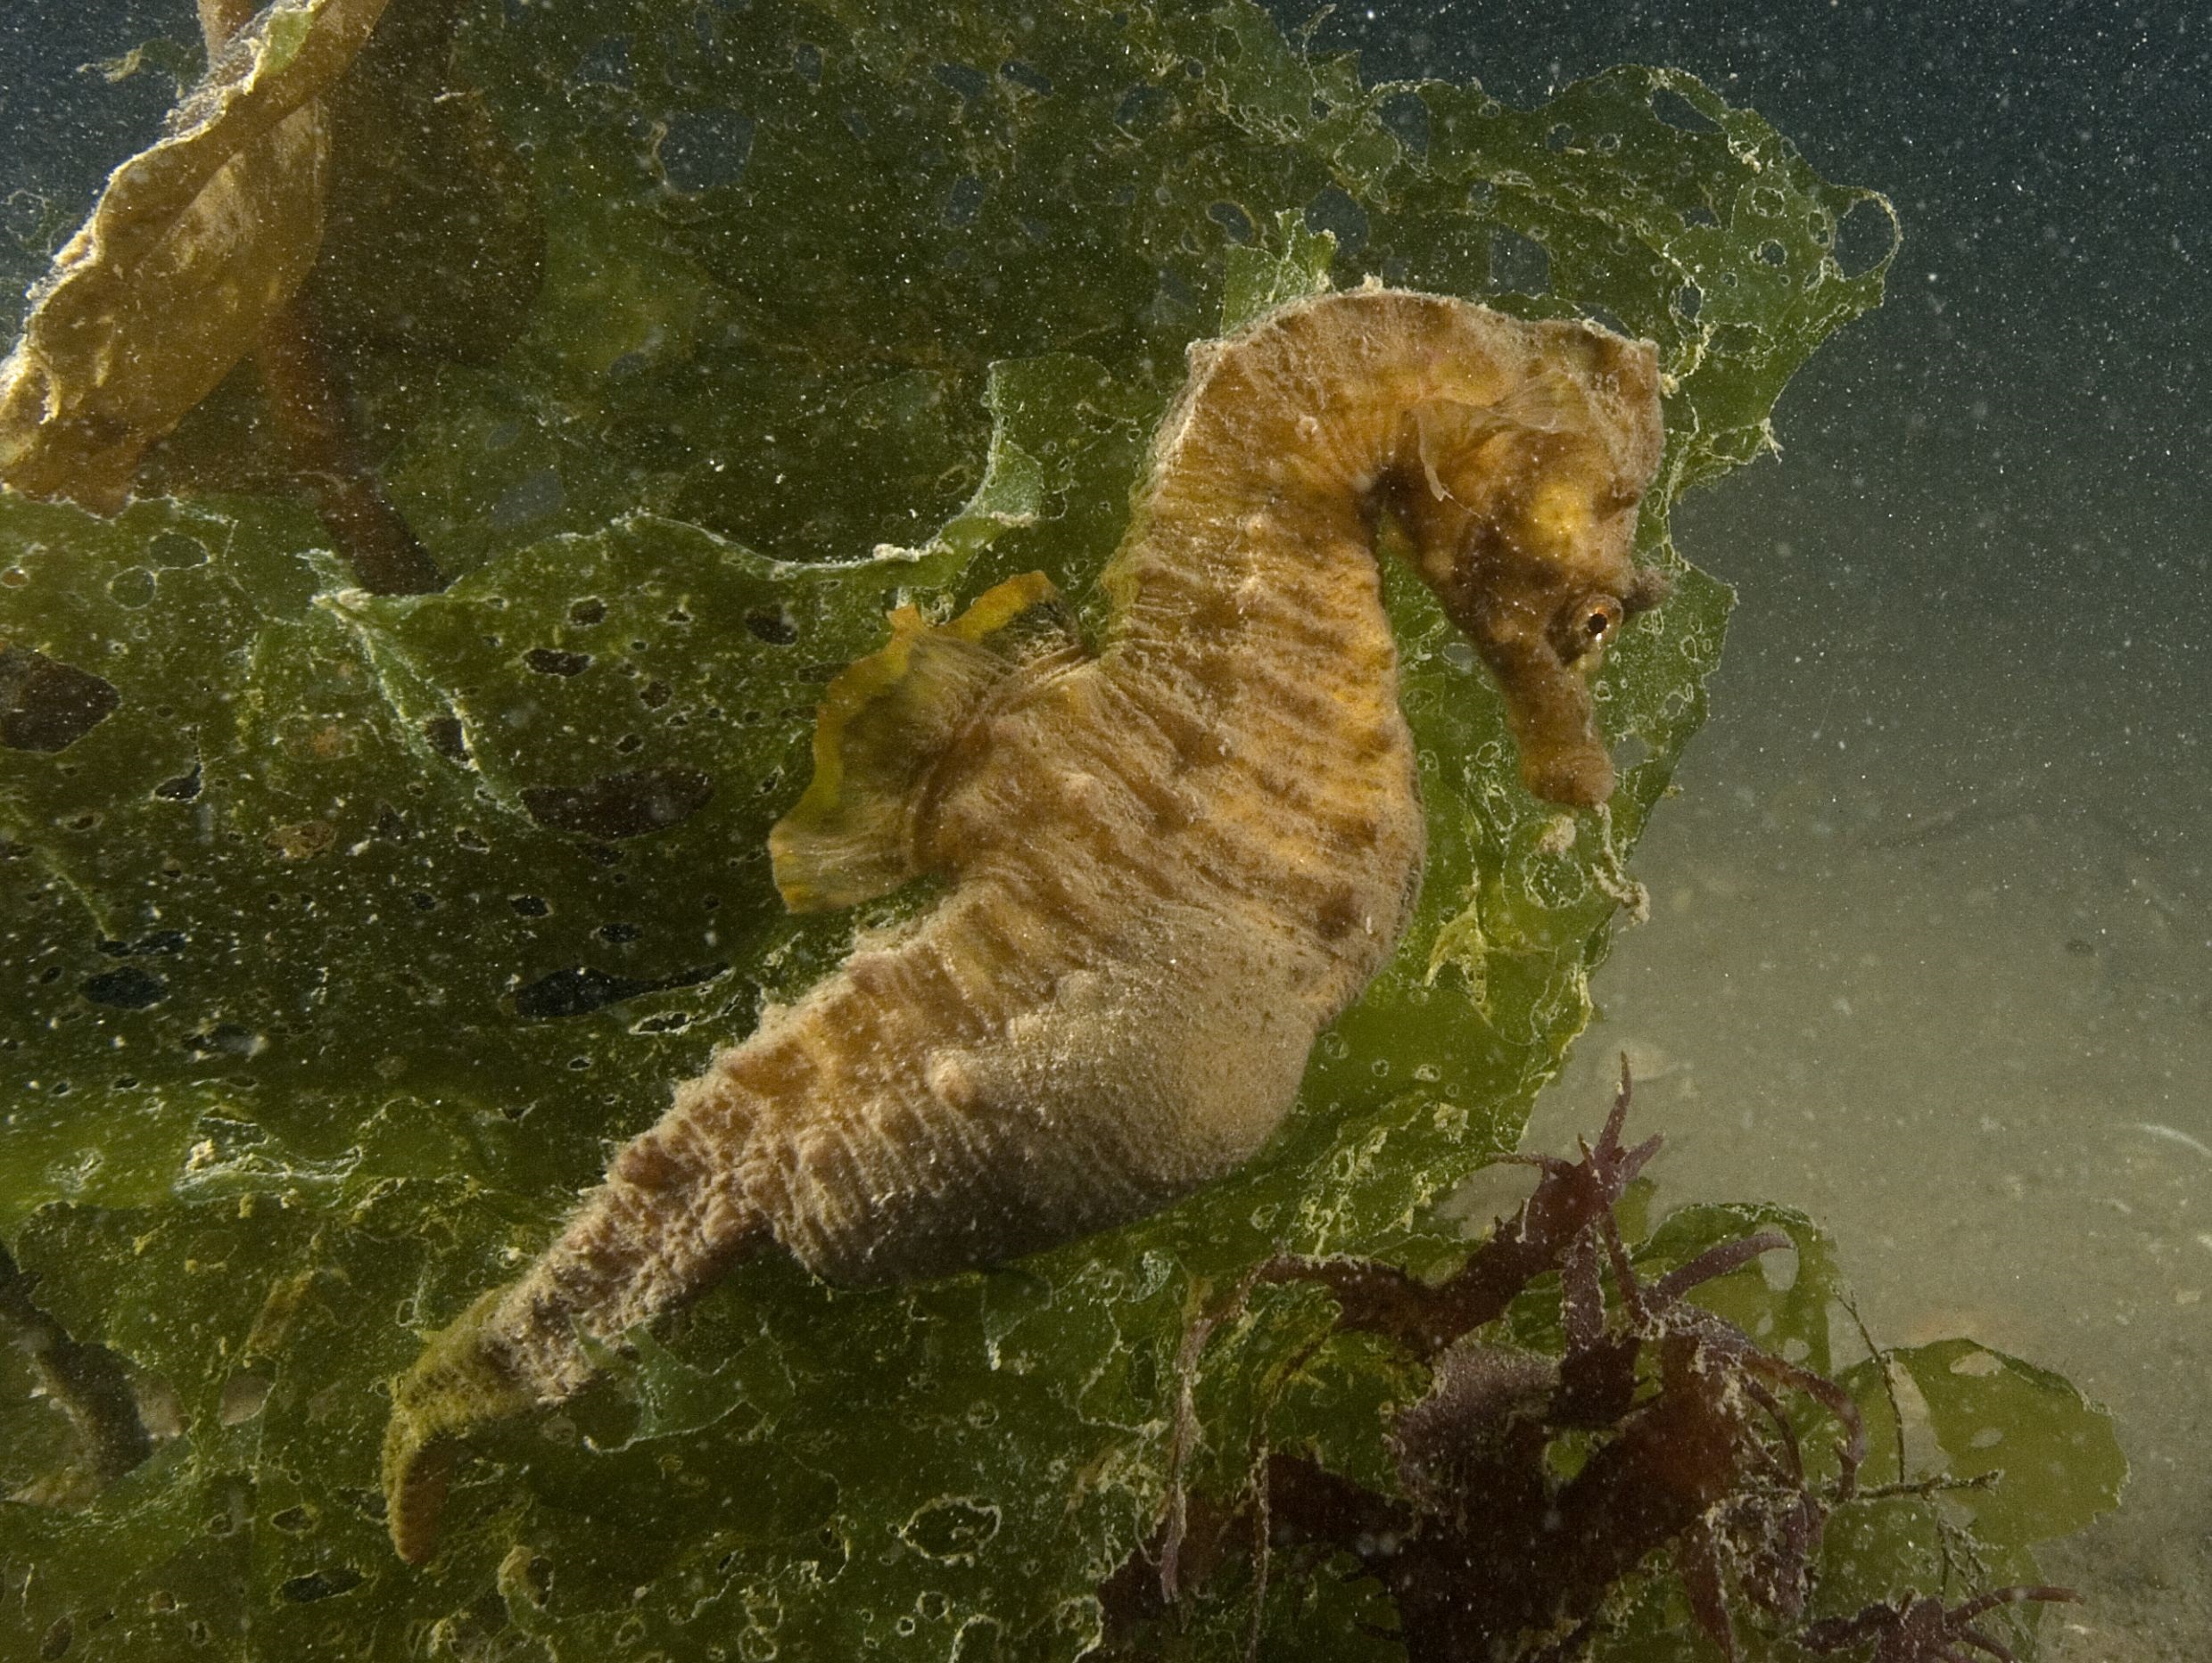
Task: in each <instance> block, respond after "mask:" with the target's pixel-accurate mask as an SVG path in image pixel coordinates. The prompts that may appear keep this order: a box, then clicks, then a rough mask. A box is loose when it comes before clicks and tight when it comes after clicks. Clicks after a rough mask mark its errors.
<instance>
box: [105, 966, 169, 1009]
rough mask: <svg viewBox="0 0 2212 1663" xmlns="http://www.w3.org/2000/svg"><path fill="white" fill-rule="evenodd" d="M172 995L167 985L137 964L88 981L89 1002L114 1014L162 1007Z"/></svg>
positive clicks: (109, 971) (107, 972)
mask: <svg viewBox="0 0 2212 1663" xmlns="http://www.w3.org/2000/svg"><path fill="white" fill-rule="evenodd" d="M167 992H169V984H168V983H167V982H164V981H163V980H162V979H161V977H160V976H155V975H153V973H152V972H151V971H147V970H141V969H140V968H139V967H137V966H136V965H135V964H127V965H124V966H122V967H120V968H118V969H114V970H103V971H102V972H101V973H100V974H99V975H98V976H90V977H87V980H86V982H85V987H84V993H85V997H86V998H87V999H88V1000H91V1001H92V1002H93V1003H94V1004H95V1005H105V1006H106V1007H107V1008H108V1009H111V1010H144V1009H146V1008H147V1007H148V1006H149V1005H158V1004H160V1003H161V999H162V997H163V995H165V994H166V993H167Z"/></svg>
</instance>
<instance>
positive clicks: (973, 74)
mask: <svg viewBox="0 0 2212 1663" xmlns="http://www.w3.org/2000/svg"><path fill="white" fill-rule="evenodd" d="M929 73H930V74H932V75H934V76H936V77H937V81H938V83H939V84H940V85H942V86H949V87H950V88H952V90H953V91H954V92H956V93H958V94H959V95H961V96H962V98H965V99H966V100H968V102H969V103H974V102H975V101H976V100H977V99H978V98H981V97H982V96H983V95H985V94H986V93H987V92H989V91H990V90H991V78H990V77H989V76H987V75H986V74H984V72H983V71H982V70H978V69H977V68H976V67H975V65H973V64H972V63H940V64H937V65H935V66H934V67H933V68H932V69H931V70H930V71H929Z"/></svg>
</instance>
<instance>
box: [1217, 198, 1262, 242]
mask: <svg viewBox="0 0 2212 1663" xmlns="http://www.w3.org/2000/svg"><path fill="white" fill-rule="evenodd" d="M1206 218H1209V219H1210V220H1212V221H1213V222H1214V223H1215V224H1216V225H1217V226H1220V227H1221V228H1222V229H1223V230H1224V231H1226V232H1227V233H1228V234H1229V238H1230V240H1231V241H1232V242H1235V243H1251V242H1252V241H1253V240H1254V233H1253V230H1252V219H1251V216H1250V214H1248V213H1246V212H1245V211H1244V210H1242V208H1239V207H1238V206H1237V205H1236V204H1235V203H1234V202H1216V203H1214V204H1213V205H1212V206H1211V207H1210V208H1209V209H1207V210H1206Z"/></svg>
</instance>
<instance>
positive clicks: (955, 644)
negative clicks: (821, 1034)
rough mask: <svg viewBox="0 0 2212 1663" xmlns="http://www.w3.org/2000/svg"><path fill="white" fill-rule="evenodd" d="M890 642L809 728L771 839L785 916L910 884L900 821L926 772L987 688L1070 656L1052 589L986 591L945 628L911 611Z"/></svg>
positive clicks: (1024, 586)
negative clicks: (803, 783)
mask: <svg viewBox="0 0 2212 1663" xmlns="http://www.w3.org/2000/svg"><path fill="white" fill-rule="evenodd" d="M890 622H891V639H890V641H889V643H888V644H887V645H886V646H883V647H882V648H881V649H880V650H879V651H877V652H873V653H871V654H868V656H867V657H865V658H861V659H855V660H854V662H853V663H850V664H848V665H846V668H845V669H844V670H842V671H839V672H838V677H837V679H836V680H834V681H832V682H831V683H830V684H829V694H828V695H827V696H825V697H824V698H823V700H822V704H821V714H820V715H819V716H818V717H816V719H815V724H814V778H813V780H812V781H811V782H810V783H809V784H808V786H807V787H806V792H805V795H803V796H802V797H800V798H799V800H798V802H797V803H796V805H794V806H793V808H792V810H791V811H790V812H789V813H788V814H787V815H785V816H784V817H783V818H782V819H780V820H778V821H777V822H776V824H775V827H774V828H773V829H772V831H770V832H769V834H768V852H769V855H770V857H771V859H772V860H773V862H774V869H775V877H776V888H777V889H778V890H779V891H780V892H781V893H782V895H783V900H784V904H785V905H786V906H788V907H789V908H790V909H791V910H792V911H794V912H817V911H821V910H826V909H828V908H831V907H849V906H852V905H854V903H856V902H858V901H867V900H869V899H871V898H872V897H874V896H877V895H880V894H883V893H886V892H887V891H889V890H892V889H896V887H898V885H901V884H903V883H904V882H905V881H906V880H907V879H908V878H910V877H913V876H914V875H915V872H916V867H915V865H914V860H913V850H912V839H911V837H910V836H909V830H908V821H909V817H910V815H911V813H912V808H913V805H914V803H916V801H917V800H918V799H919V798H920V796H921V794H923V792H924V790H925V789H926V787H927V786H928V784H929V776H930V773H931V771H932V770H934V769H935V768H936V766H937V762H938V760H939V759H940V758H941V757H943V756H944V754H945V751H946V750H947V749H948V748H949V747H950V746H951V745H952V743H953V740H954V739H955V738H956V737H958V736H959V734H960V732H961V730H962V729H963V728H964V727H966V726H967V724H968V721H969V719H970V717H972V716H973V715H974V714H975V712H976V711H977V709H978V707H979V706H980V705H981V704H982V702H983V700H984V698H985V696H986V695H987V694H988V693H989V692H990V690H991V688H992V687H995V685H997V683H998V682H1000V681H1001V680H1003V679H1004V678H1005V677H1006V676H1007V675H1008V674H1010V673H1011V671H1015V670H1018V669H1019V668H1020V667H1021V666H1023V665H1024V664H1027V663H1031V662H1032V661H1034V660H1035V659H1037V658H1039V657H1042V656H1044V655H1046V654H1052V653H1056V652H1061V651H1066V650H1069V649H1073V648H1075V647H1077V646H1079V642H1078V640H1077V636H1076V632H1075V626H1074V624H1073V622H1072V621H1071V620H1070V619H1069V616H1068V612H1067V608H1066V606H1065V605H1064V604H1063V603H1062V602H1061V598H1060V591H1059V590H1057V589H1054V588H1053V587H1052V581H1051V580H1050V579H1048V578H1046V577H1045V575H1044V573H1043V572H1025V573H1023V574H1022V575H1021V576H1020V577H1018V578H1009V579H1007V580H1006V581H1005V582H1003V583H1001V584H998V585H997V586H996V587H995V588H993V589H986V591H985V592H984V593H983V594H981V595H980V596H978V597H977V598H976V600H975V602H974V604H973V605H970V607H969V608H968V610H967V611H965V612H963V613H961V614H960V616H959V617H957V618H954V619H953V620H952V621H951V622H949V623H937V624H933V623H929V622H926V621H925V620H924V619H923V617H922V615H921V614H920V613H919V612H917V611H916V610H915V609H914V608H913V607H912V606H902V607H900V608H899V609H898V610H897V611H896V612H895V613H892V614H891V619H890Z"/></svg>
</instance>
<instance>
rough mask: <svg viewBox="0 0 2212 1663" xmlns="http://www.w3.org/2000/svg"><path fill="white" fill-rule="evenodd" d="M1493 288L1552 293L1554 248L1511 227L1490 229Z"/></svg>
mask: <svg viewBox="0 0 2212 1663" xmlns="http://www.w3.org/2000/svg"><path fill="white" fill-rule="evenodd" d="M1490 287H1491V288H1492V289H1493V290H1510V291H1512V292H1515V293H1517V294H1548V293H1549V292H1551V251H1550V250H1549V249H1548V248H1546V247H1545V246H1544V245H1543V244H1542V243H1539V242H1538V241H1537V240H1536V239H1535V238H1534V237H1531V236H1523V235H1522V234H1521V233H1520V232H1518V231H1515V230H1514V229H1513V228H1512V227H1511V226H1494V227H1493V228H1492V229H1491V231H1490Z"/></svg>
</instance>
